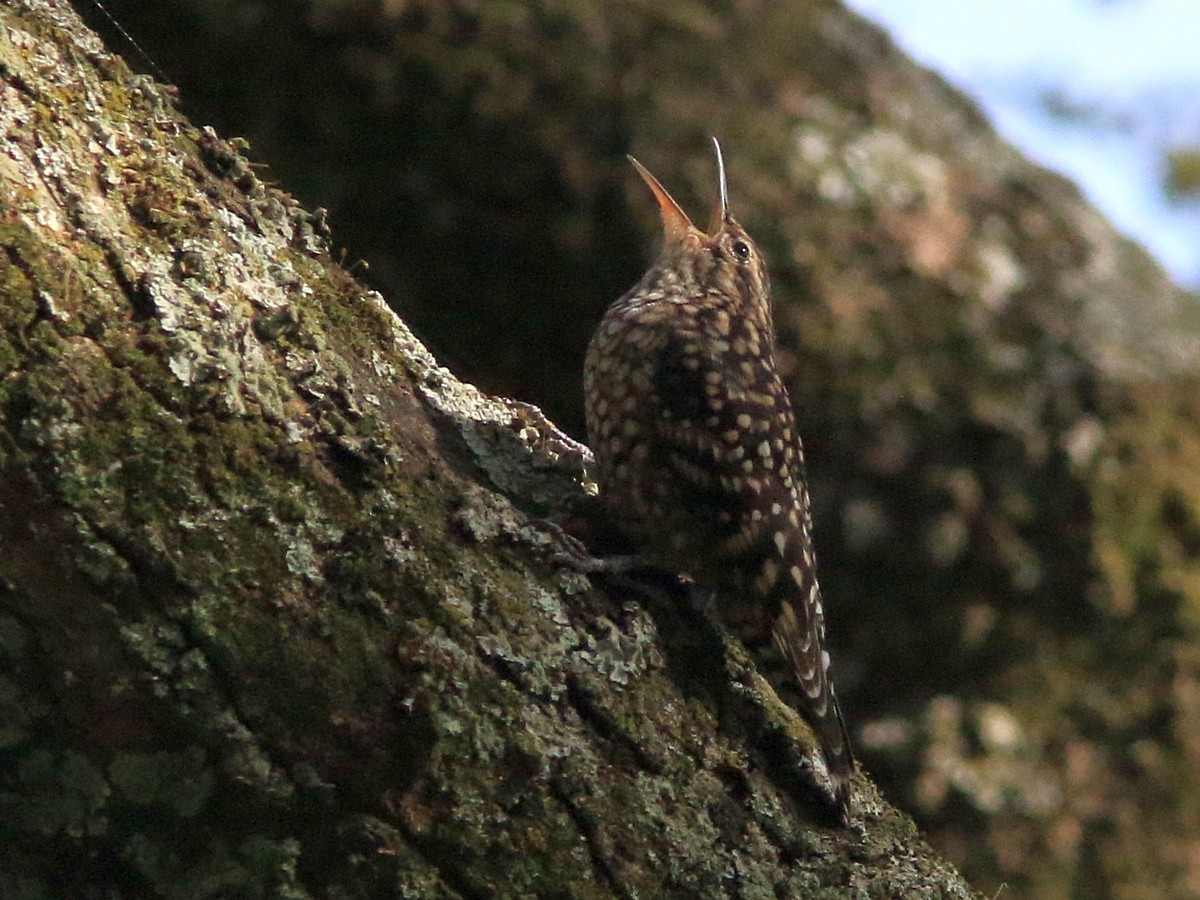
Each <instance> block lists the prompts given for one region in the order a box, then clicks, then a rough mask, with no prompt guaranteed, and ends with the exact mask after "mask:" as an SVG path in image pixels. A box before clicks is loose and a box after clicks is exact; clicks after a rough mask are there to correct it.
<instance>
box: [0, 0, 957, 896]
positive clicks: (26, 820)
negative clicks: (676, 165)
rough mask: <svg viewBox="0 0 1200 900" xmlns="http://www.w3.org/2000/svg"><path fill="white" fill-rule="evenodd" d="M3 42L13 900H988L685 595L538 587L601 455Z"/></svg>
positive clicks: (18, 34) (49, 30)
mask: <svg viewBox="0 0 1200 900" xmlns="http://www.w3.org/2000/svg"><path fill="white" fill-rule="evenodd" d="M0 23H2V24H3V30H2V31H0V73H2V75H3V83H2V87H0V90H2V92H3V97H2V103H0V126H2V128H3V133H4V141H5V143H4V150H3V153H0V190H2V194H0V203H2V206H0V246H3V249H4V255H3V257H2V259H0V314H2V315H3V319H4V329H3V338H2V340H0V408H2V409H3V419H2V424H0V541H2V544H0V547H2V549H0V708H2V710H3V712H2V713H0V758H2V760H3V764H2V766H0V844H2V845H3V853H2V855H3V858H4V860H5V863H4V866H3V869H2V870H0V896H4V897H10V896H11V897H55V896H71V897H101V896H106V897H107V896H168V897H189V898H195V897H229V896H237V897H256V896H262V897H324V896H330V897H374V896H462V897H491V896H530V895H538V896H571V897H576V896H578V897H607V896H621V897H632V896H669V895H677V896H746V897H751V896H796V897H800V896H803V897H819V896H844V895H855V896H872V897H894V896H905V895H910V896H917V895H919V896H953V897H962V896H968V895H969V894H970V890H969V888H968V887H967V886H966V885H965V884H964V882H963V881H962V880H961V878H960V877H959V876H958V875H957V874H956V873H955V872H954V871H953V869H952V868H951V867H950V866H948V865H947V864H945V863H944V862H942V861H941V860H939V859H938V858H937V857H936V856H935V855H934V854H933V853H932V852H931V851H930V850H929V848H928V847H927V846H926V845H925V844H924V843H923V842H922V840H921V839H920V838H919V836H918V835H917V834H916V832H915V829H914V828H913V826H912V824H911V823H910V821H909V820H908V819H907V818H906V817H904V816H903V815H902V814H900V813H898V812H897V811H896V810H894V809H893V808H891V807H889V806H888V805H887V804H886V803H885V802H883V801H882V800H881V799H880V798H879V797H878V795H877V794H876V793H875V792H874V790H873V789H872V787H871V785H870V784H869V783H868V782H867V779H866V778H865V777H864V778H862V779H860V782H859V784H858V785H857V787H858V791H859V794H860V797H861V799H860V801H859V803H858V805H857V812H858V813H859V816H860V819H861V821H860V823H859V825H858V826H857V827H855V828H853V829H849V830H846V829H842V828H838V827H830V825H829V823H828V822H827V821H825V818H824V807H823V804H822V802H821V794H820V790H821V782H820V781H819V778H818V777H817V776H815V775H814V773H813V772H812V771H811V769H810V768H809V766H810V760H811V759H812V751H813V748H812V745H811V739H810V738H809V737H808V735H807V732H806V731H805V730H804V728H803V726H801V725H799V724H798V722H797V720H796V719H795V718H794V717H793V716H791V715H790V714H789V713H788V712H787V711H786V710H785V709H783V708H782V707H781V706H780V705H779V704H778V702H777V701H775V700H773V698H772V695H771V694H770V692H769V691H768V690H767V689H766V688H765V687H764V685H763V683H762V682H761V681H760V680H759V679H758V677H757V676H756V675H755V674H754V672H753V671H752V669H751V668H750V667H749V666H748V664H747V663H746V661H745V659H744V657H743V656H742V654H741V653H740V652H739V651H738V650H737V649H736V648H734V647H731V646H728V645H727V644H726V643H725V642H724V641H723V640H722V638H721V636H720V635H719V634H718V633H716V632H715V631H714V630H713V629H712V628H711V627H710V626H709V625H708V624H707V623H705V622H704V621H703V620H702V619H699V618H697V617H696V616H695V615H693V614H691V613H690V612H689V611H688V608H687V607H686V605H684V604H682V603H681V602H680V600H679V598H677V597H675V596H673V594H672V591H671V590H670V589H669V588H662V589H658V590H654V589H647V590H641V591H639V590H635V589H633V587H632V586H629V585H626V586H624V587H612V588H610V589H609V590H607V591H601V590H598V589H596V588H595V587H593V586H592V585H590V584H589V582H588V581H587V580H586V579H585V578H583V577H582V576H579V575H575V574H570V573H564V572H562V571H559V570H557V569H555V568H554V566H553V565H552V563H551V555H552V553H553V552H554V550H555V548H556V540H557V539H556V538H555V536H554V531H553V529H550V528H548V527H546V526H545V525H544V524H542V523H541V519H542V518H543V517H550V518H555V517H561V516H562V515H564V514H565V513H566V512H567V511H568V510H569V509H571V508H572V507H574V506H576V505H578V504H579V503H581V502H585V501H586V499H587V479H586V466H587V461H588V456H587V452H586V450H585V449H584V448H582V447H581V446H579V445H578V444H576V443H574V442H573V441H571V440H570V439H569V438H567V437H565V436H564V435H562V434H561V433H559V432H557V431H556V430H555V429H554V427H553V425H552V424H551V423H549V422H548V421H547V420H546V419H545V418H544V417H543V416H542V415H541V414H540V413H539V412H538V410H536V409H534V408H532V407H529V406H525V405H522V404H519V403H515V402H511V401H507V400H503V399H496V398H491V397H487V396H484V395H483V394H481V393H480V392H478V391H477V390H475V389H474V388H472V387H471V386H470V385H467V384H463V383H461V382H459V381H458V380H456V379H455V378H454V377H453V376H452V375H451V374H450V373H449V372H447V371H446V370H445V369H442V368H440V367H439V366H438V364H437V363H436V361H435V360H434V359H433V358H432V357H431V356H430V354H429V353H428V352H427V351H426V350H425V349H424V347H423V346H422V345H421V344H420V342H419V341H418V340H417V339H416V338H414V337H413V335H412V333H411V332H410V331H409V330H408V328H407V327H406V326H405V324H404V323H403V322H402V321H401V320H400V319H399V318H398V317H397V316H396V315H395V314H394V313H393V312H391V311H390V310H389V308H388V307H387V306H386V305H385V304H384V302H383V300H382V298H381V297H379V296H378V295H376V294H372V293H370V292H367V291H364V290H363V289H362V288H361V287H360V286H359V285H358V284H356V283H355V281H354V280H353V279H352V278H351V277H350V276H349V275H347V274H346V272H345V271H343V270H342V269H340V268H339V267H338V266H337V265H336V264H335V263H333V262H332V261H331V259H330V254H329V245H328V243H327V240H326V232H325V229H324V225H323V222H322V219H321V217H320V215H319V214H317V215H314V214H311V213H308V212H307V211H305V210H304V209H302V208H300V207H299V205H298V204H296V203H295V202H294V201H293V200H292V199H291V198H290V197H288V196H287V195H285V194H283V193H281V192H280V191H278V190H276V189H275V188H273V187H270V186H268V185H265V184H263V183H262V182H261V181H260V180H259V179H258V178H257V177H256V175H255V173H254V171H253V170H252V168H251V167H250V165H249V164H248V163H247V161H246V160H245V159H244V158H243V157H242V156H241V155H240V153H239V151H238V148H237V147H236V146H233V145H231V144H229V143H227V142H225V141H223V140H222V139H220V138H219V137H218V136H217V135H216V134H214V133H213V132H211V131H209V130H202V129H198V128H196V127H195V126H193V125H191V124H189V123H188V122H187V121H186V120H185V119H184V118H183V117H182V116H180V115H179V114H178V113H177V112H176V111H175V109H174V108H173V105H172V98H171V96H170V95H169V93H167V92H166V91H164V89H163V88H162V87H160V86H159V85H157V84H155V83H153V82H152V81H150V80H148V79H146V78H143V77H138V76H133V75H131V74H130V73H129V71H128V70H127V68H126V67H125V66H124V64H123V63H122V62H121V61H120V60H118V59H116V58H114V57H112V56H110V55H109V54H108V53H107V52H106V51H105V50H104V49H103V47H102V46H101V44H100V42H99V41H98V39H97V38H96V37H95V36H94V35H92V34H91V33H90V32H88V31H87V30H86V29H84V27H83V26H82V24H81V23H80V21H79V20H78V18H77V17H76V15H75V13H74V11H73V10H72V9H71V8H70V7H69V6H68V5H66V4H64V3H58V2H51V0H23V2H15V3H8V4H5V5H4V6H3V7H0ZM482 289H484V288H483V287H481V290H482ZM498 339H500V340H503V336H502V335H501V336H499V338H498ZM722 661H723V662H722Z"/></svg>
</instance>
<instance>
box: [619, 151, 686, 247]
mask: <svg viewBox="0 0 1200 900" xmlns="http://www.w3.org/2000/svg"><path fill="white" fill-rule="evenodd" d="M629 161H630V162H631V163H633V167H634V168H635V169H637V172H638V174H639V175H641V176H642V180H643V181H645V182H646V184H647V185H648V186H649V187H650V190H651V192H652V193H653V194H654V199H655V200H657V201H658V214H659V215H660V216H662V223H663V233H664V234H665V235H666V237H667V241H668V242H671V241H677V240H679V239H680V238H682V237H683V236H684V235H685V234H687V231H688V229H689V228H691V227H693V226H692V220H691V219H689V218H688V217H687V214H686V213H684V211H683V210H682V209H680V208H679V204H678V203H676V202H675V199H674V198H673V197H672V196H671V195H670V194H668V193H667V189H666V188H665V187H663V186H662V185H661V184H659V181H658V179H657V178H655V177H654V176H653V175H651V174H650V170H649V169H647V168H646V167H645V166H643V165H642V164H641V163H640V162H638V161H637V160H636V159H634V158H633V157H632V156H630V157H629Z"/></svg>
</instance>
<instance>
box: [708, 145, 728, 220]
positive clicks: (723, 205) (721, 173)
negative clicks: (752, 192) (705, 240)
mask: <svg viewBox="0 0 1200 900" xmlns="http://www.w3.org/2000/svg"><path fill="white" fill-rule="evenodd" d="M712 142H713V149H715V150H716V151H717V180H718V181H719V182H720V185H721V197H720V199H719V200H718V201H717V206H716V209H714V210H713V215H712V225H711V226H709V229H708V233H709V234H713V235H715V234H716V233H717V232H718V231H720V230H721V226H722V225H723V224H725V221H726V220H727V219H728V218H729V183H728V182H727V181H726V180H725V157H724V156H722V155H721V142H720V141H718V140H717V139H716V138H715V137H714V138H713V139H712Z"/></svg>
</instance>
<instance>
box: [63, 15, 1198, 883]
mask: <svg viewBox="0 0 1200 900" xmlns="http://www.w3.org/2000/svg"><path fill="white" fill-rule="evenodd" d="M77 5H78V7H79V8H80V11H81V12H82V13H83V14H84V15H86V16H88V17H89V20H90V22H91V23H92V24H93V25H94V26H95V27H97V28H98V29H99V30H101V31H102V32H106V33H107V34H108V37H109V42H110V45H111V46H113V47H114V48H116V49H118V50H119V51H120V52H123V53H124V54H125V55H126V56H127V57H129V56H133V53H132V51H130V50H129V48H128V46H127V45H126V44H125V43H123V41H122V39H121V38H120V37H118V36H116V35H113V34H112V29H111V26H109V25H108V23H106V22H105V21H104V19H103V17H102V16H101V15H100V14H99V13H98V12H97V11H96V10H95V9H94V8H92V7H91V5H90V4H89V3H88V2H87V0H80V2H79V3H78V4H77ZM106 5H107V6H108V8H109V9H110V10H111V11H112V13H113V15H114V16H115V17H116V18H117V19H119V20H120V21H121V22H122V23H123V24H124V26H125V28H126V29H128V31H129V32H131V33H132V34H133V35H135V36H136V38H137V40H138V41H139V42H140V43H141V44H143V45H144V46H145V48H146V50H147V52H148V53H149V54H150V55H151V56H152V57H153V58H154V59H155V60H156V61H157V62H158V65H159V66H161V67H162V68H163V69H165V70H166V72H167V73H168V74H169V75H170V77H171V78H172V79H173V80H175V82H176V83H177V84H178V85H179V86H180V88H181V90H182V99H181V104H182V106H183V108H184V110H185V111H186V112H187V113H188V114H189V115H190V116H191V118H192V119H193V120H194V121H196V122H198V123H205V122H207V123H211V124H212V125H213V126H214V127H216V128H217V130H218V131H219V132H221V133H222V134H224V135H228V136H232V135H243V136H245V137H246V138H247V139H248V140H249V142H250V144H251V147H252V150H251V153H252V154H253V155H254V156H255V157H256V158H257V159H259V160H261V161H262V162H264V163H266V164H268V165H269V166H270V173H271V175H269V176H267V177H273V178H275V179H276V180H278V182H279V183H281V184H282V185H283V186H284V187H285V188H287V189H288V190H289V191H291V192H292V193H294V194H296V195H297V196H298V197H300V198H301V199H302V200H303V201H304V202H305V203H307V204H309V205H311V206H323V207H326V208H328V209H329V210H330V221H331V225H332V228H333V232H334V239H335V242H336V243H337V245H339V246H342V247H344V248H345V250H346V262H347V264H348V265H351V264H353V265H355V266H356V267H357V272H356V274H358V275H360V276H361V277H363V278H364V279H365V280H366V281H367V282H369V283H372V284H374V285H375V286H376V287H378V288H379V289H380V290H381V291H382V292H383V293H384V294H385V296H387V297H388V298H389V300H390V302H392V303H393V304H394V305H395V306H396V308H397V309H398V310H399V311H400V313H401V314H402V315H403V316H404V317H405V319H406V320H407V321H408V322H410V323H411V324H412V325H413V327H414V328H415V329H416V330H417V331H418V332H419V333H420V334H421V336H422V337H424V338H426V339H427V340H428V341H429V343H430V344H431V346H432V348H433V349H434V350H435V352H437V353H438V354H439V356H440V358H441V359H442V361H443V362H444V363H446V364H448V365H449V366H450V367H451V368H453V369H454V370H455V371H456V372H457V373H458V374H459V375H461V376H462V377H465V378H467V379H469V380H471V381H474V382H475V383H477V384H479V385H480V386H482V387H484V388H485V389H488V390H491V391H494V392H500V393H504V394H508V395H512V396H516V397H520V398H521V399H524V400H528V401H530V402H533V403H536V404H538V405H540V406H542V407H543V408H544V409H546V410H547V412H548V413H549V414H550V415H551V416H552V417H553V418H554V419H555V420H556V421H558V422H559V423H560V424H561V425H562V427H564V428H565V429H566V430H568V431H570V432H572V433H573V434H575V435H576V436H581V435H582V431H581V403H580V370H581V362H582V355H583V351H584V348H585V346H586V343H587V339H588V336H589V335H590V332H591V329H592V328H593V327H594V325H595V323H596V322H597V321H598V319H599V317H600V315H601V313H602V312H603V310H604V308H605V307H606V306H607V304H608V303H609V302H611V301H612V300H613V299H615V298H616V297H617V296H618V295H619V294H621V293H622V292H623V291H624V290H625V289H626V288H627V287H628V286H629V285H630V284H632V283H633V281H634V280H635V279H636V278H637V277H638V275H639V274H640V273H641V271H642V270H643V268H644V266H645V263H646V261H647V259H648V257H649V256H650V254H651V252H652V245H653V241H654V240H655V238H656V226H655V213H654V210H653V208H652V204H650V203H649V202H648V201H647V198H646V197H645V195H644V189H643V188H642V187H641V186H640V184H639V182H638V180H637V179H636V178H635V177H634V176H633V175H632V174H631V172H630V170H629V168H628V166H627V164H626V163H625V161H624V158H623V155H624V153H626V152H633V153H634V154H635V155H637V156H638V157H639V158H640V159H642V160H643V161H644V162H646V163H647V165H648V166H650V168H651V169H653V171H654V172H655V173H656V174H657V175H658V176H659V177H660V178H661V179H662V180H663V182H664V183H665V184H666V185H667V186H668V187H669V189H670V190H671V191H672V192H673V193H674V194H675V196H676V197H677V199H679V200H680V202H681V203H682V204H683V205H684V207H685V208H686V209H688V210H689V211H692V212H693V214H694V215H695V216H699V217H700V219H699V220H700V221H703V220H704V219H705V217H706V216H707V211H708V209H709V208H710V207H711V204H712V203H713V201H714V192H715V174H714V171H713V168H714V167H713V161H712V159H711V157H710V153H709V150H708V146H709V145H708V142H707V141H708V136H709V135H710V134H716V135H718V136H719V137H720V138H721V139H722V141H723V143H724V145H725V147H726V152H727V158H728V165H729V170H730V182H731V191H732V195H733V205H734V209H735V212H736V214H737V215H738V217H739V218H740V219H741V220H742V221H743V222H744V223H745V224H746V225H747V227H748V229H749V230H750V232H751V233H752V234H753V235H754V236H755V237H756V238H757V239H758V240H759V242H760V243H761V244H762V245H763V247H764V248H765V250H766V252H767V253H768V256H769V260H770V262H771V266H772V275H773V279H774V285H775V303H776V320H777V326H778V330H779V358H780V363H781V366H782V368H783V370H784V372H785V375H786V377H787V378H788V380H789V384H790V387H791V389H792V392H793V397H794V400H795V404H796V407H797V413H798V417H799V419H800V423H801V425H800V428H801V432H802V434H803V435H804V439H805V441H806V445H807V448H808V453H809V456H810V475H811V479H812V491H813V495H814V503H815V518H816V527H817V534H816V537H817V543H818V548H819V551H820V554H821V563H822V571H823V573H824V574H823V582H824V585H825V589H826V593H827V595H828V609H829V620H830V632H831V637H832V641H833V643H834V646H835V652H836V655H837V657H838V673H839V689H840V691H841V693H842V694H843V696H844V698H845V701H846V705H847V707H848V712H849V717H850V719H851V721H852V723H853V725H854V732H855V738H856V740H857V743H858V746H859V748H860V751H861V755H862V757H863V759H864V760H865V763H866V765H867V766H868V768H869V769H870V770H871V772H872V773H873V774H874V775H875V776H876V777H877V778H878V779H879V781H880V783H881V784H882V785H883V786H884V787H885V789H886V790H887V791H888V793H889V794H890V796H891V797H892V798H893V799H894V800H895V801H896V802H897V803H898V804H900V805H901V806H902V807H904V808H906V809H908V810H910V811H912V812H913V813H914V814H915V815H916V816H917V817H918V819H919V821H921V823H922V825H923V826H924V828H925V829H926V830H927V832H928V833H929V835H930V836H931V838H932V840H933V841H934V843H935V844H936V845H937V846H938V847H939V849H941V850H942V851H943V852H945V853H946V854H947V855H948V856H949V857H950V858H951V859H953V860H954V861H955V862H957V863H958V864H959V865H960V866H961V867H962V868H963V870H964V872H965V873H966V874H967V875H968V877H970V878H972V879H973V880H974V882H975V884H976V885H977V886H978V887H980V888H981V889H982V890H984V891H985V892H994V891H995V890H997V889H998V888H999V886H1000V885H1002V884H1003V885H1006V886H1007V893H1008V894H1009V895H1011V896H1036V897H1067V896H1081V897H1082V896H1086V897H1103V896H1110V895H1111V896H1155V897H1158V896H1188V895H1195V894H1197V893H1200V799H1197V798H1200V765H1198V763H1200V643H1198V642H1197V636H1198V635H1197V621H1198V618H1200V617H1198V613H1200V606H1198V604H1200V562H1198V560H1200V478H1197V475H1198V474H1200V465H1198V462H1197V461H1198V460H1200V400H1198V395H1197V392H1196V390H1195V387H1196V381H1197V375H1198V374H1200V363H1198V362H1197V353H1196V349H1195V348H1196V347H1197V346H1198V344H1197V341H1198V340H1200V314H1198V313H1197V306H1196V303H1195V298H1194V297H1192V296H1191V295H1188V294H1186V293H1185V292H1184V291H1182V290H1180V289H1179V288H1177V287H1175V286H1174V285H1173V284H1172V283H1171V281H1170V280H1169V278H1168V277H1167V276H1166V275H1165V274H1164V273H1163V272H1162V271H1161V269H1160V268H1159V267H1158V266H1157V264H1156V263H1155V262H1154V261H1153V260H1152V259H1151V258H1150V257H1149V256H1147V255H1146V253H1145V252H1144V251H1142V250H1141V249H1140V248H1138V247H1137V246H1135V245H1133V244H1131V243H1129V242H1128V241H1126V240H1125V239H1123V238H1122V237H1121V236H1120V235H1119V234H1118V233H1117V232H1116V231H1115V230H1114V229H1113V228H1112V227H1111V226H1110V225H1108V224H1107V223H1106V222H1105V221H1104V220H1103V219H1102V218H1101V216H1100V215H1099V214H1097V213H1096V212H1095V211H1094V210H1093V209H1092V208H1091V207H1090V206H1089V205H1088V203H1087V202H1086V201H1085V200H1083V199H1082V198H1081V196H1080V195H1079V193H1078V191H1077V190H1076V189H1075V188H1074V187H1073V186H1072V185H1070V184H1069V183H1067V182H1066V181H1065V180H1063V179H1061V178H1059V177H1057V176H1054V175H1051V174H1048V173H1046V172H1045V171H1043V170H1040V169H1038V168H1036V167H1035V166H1033V165H1032V164H1030V163H1029V162H1027V161H1026V160H1025V159H1024V158H1023V157H1022V156H1021V155H1020V154H1019V153H1018V152H1017V151H1015V150H1014V149H1012V148H1011V147H1009V146H1008V145H1006V144H1005V143H1004V142H1003V141H1001V140H1000V139H999V138H997V137H996V136H995V134H994V133H993V132H992V131H991V128H990V126H989V125H988V122H987V121H986V119H985V118H984V116H983V115H982V114H981V113H980V112H979V110H978V109H977V108H976V107H975V106H974V105H973V104H972V103H971V102H970V101H968V100H966V99H965V98H963V97H962V96H961V95H959V94H958V93H956V92H955V91H954V90H953V89H951V88H949V87H947V86H946V85H945V84H944V83H943V82H942V81H941V80H940V79H939V78H938V77H936V76H934V75H932V74H930V73H928V72H926V71H925V70H922V69H920V68H918V67H917V66H916V65H914V64H913V63H911V62H910V61H908V59H907V58H906V57H905V56H904V55H903V54H902V53H900V52H899V51H898V50H897V49H896V48H895V47H894V46H893V45H892V43H891V42H890V40H889V39H888V38H887V37H886V36H885V35H884V34H883V33H882V32H881V31H879V30H878V29H877V28H875V27H874V26H871V25H869V24H867V23H866V22H865V21H863V20H862V19H860V18H858V17H857V16H856V15H855V14H853V13H851V12H849V11H847V10H846V9H844V8H843V7H842V6H841V5H840V4H838V3H836V2H834V0H804V2H794V3H787V4H781V3H773V2H769V0H683V2H678V3H673V4H661V3H657V2H653V0H615V2H605V3H598V2H591V0H540V2H518V0H456V2H436V0H378V2H371V0H160V2H158V3H155V4H145V3H138V2H136V0H109V2H107V4H106ZM359 260H364V261H366V263H365V264H364V265H360V264H359V263H358V262H357V261H359Z"/></svg>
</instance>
